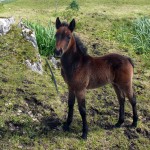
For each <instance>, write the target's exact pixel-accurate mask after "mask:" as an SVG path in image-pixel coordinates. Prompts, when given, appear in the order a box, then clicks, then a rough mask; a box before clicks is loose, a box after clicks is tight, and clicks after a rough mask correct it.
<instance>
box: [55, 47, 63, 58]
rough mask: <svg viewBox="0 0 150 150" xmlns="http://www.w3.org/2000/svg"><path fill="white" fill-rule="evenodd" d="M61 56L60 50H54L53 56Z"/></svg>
mask: <svg viewBox="0 0 150 150" xmlns="http://www.w3.org/2000/svg"><path fill="white" fill-rule="evenodd" d="M61 55H62V49H61V48H60V49H59V50H57V49H55V56H56V57H58V56H61Z"/></svg>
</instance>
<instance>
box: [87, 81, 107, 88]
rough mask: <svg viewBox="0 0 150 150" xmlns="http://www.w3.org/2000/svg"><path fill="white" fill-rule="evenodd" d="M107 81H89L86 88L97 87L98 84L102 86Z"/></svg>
mask: <svg viewBox="0 0 150 150" xmlns="http://www.w3.org/2000/svg"><path fill="white" fill-rule="evenodd" d="M107 83H108V81H90V82H89V84H88V86H87V89H94V88H98V87H100V86H104V85H105V84H107Z"/></svg>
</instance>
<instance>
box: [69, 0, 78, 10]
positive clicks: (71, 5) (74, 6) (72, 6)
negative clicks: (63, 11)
mask: <svg viewBox="0 0 150 150" xmlns="http://www.w3.org/2000/svg"><path fill="white" fill-rule="evenodd" d="M68 8H70V9H72V10H79V4H78V3H77V1H76V0H72V2H71V3H70V4H69V7H68Z"/></svg>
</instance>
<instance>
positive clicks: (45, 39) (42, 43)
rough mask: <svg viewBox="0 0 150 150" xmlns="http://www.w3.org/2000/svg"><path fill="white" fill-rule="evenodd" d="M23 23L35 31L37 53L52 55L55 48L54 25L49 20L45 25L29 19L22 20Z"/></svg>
mask: <svg viewBox="0 0 150 150" xmlns="http://www.w3.org/2000/svg"><path fill="white" fill-rule="evenodd" d="M24 23H25V24H26V25H27V26H28V27H29V28H31V29H33V30H34V31H35V34H36V40H37V44H38V47H39V53H40V54H41V55H43V56H50V55H53V54H54V49H55V27H54V26H53V25H52V24H51V22H49V24H48V26H47V27H43V26H42V25H41V24H40V23H33V22H30V21H24Z"/></svg>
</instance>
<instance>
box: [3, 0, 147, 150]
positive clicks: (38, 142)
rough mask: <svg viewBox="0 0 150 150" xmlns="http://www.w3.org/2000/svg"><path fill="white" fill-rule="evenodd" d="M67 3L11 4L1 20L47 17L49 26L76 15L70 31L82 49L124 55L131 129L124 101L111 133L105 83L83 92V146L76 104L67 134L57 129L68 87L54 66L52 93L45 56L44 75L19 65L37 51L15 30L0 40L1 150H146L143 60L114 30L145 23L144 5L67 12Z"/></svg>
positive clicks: (113, 3) (112, 110)
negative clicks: (130, 72) (133, 101)
mask: <svg viewBox="0 0 150 150" xmlns="http://www.w3.org/2000/svg"><path fill="white" fill-rule="evenodd" d="M69 3H70V0H62V1H58V4H57V9H56V2H55V1H52V0H32V1H31V0H16V1H13V2H11V3H4V4H0V17H5V16H6V17H8V16H14V17H15V20H16V24H17V23H18V22H19V20H20V19H21V18H23V19H27V20H29V21H33V22H40V23H41V24H42V25H43V26H46V25H47V23H48V22H49V21H50V20H51V21H52V23H53V24H54V23H55V19H56V16H59V17H60V19H61V20H69V21H70V20H71V19H72V18H75V20H76V21H77V27H76V34H77V35H79V36H80V37H81V39H82V40H83V41H84V43H85V45H86V46H87V47H88V52H89V54H91V55H93V56H100V55H103V54H107V53H111V52H116V53H119V54H123V55H128V56H130V57H131V58H132V59H133V61H134V63H135V69H134V74H135V75H134V79H133V82H134V89H135V93H136V95H137V109H138V115H139V122H138V126H137V128H130V127H129V125H130V124H131V122H132V110H131V106H130V104H129V102H128V101H126V105H125V112H126V113H125V123H124V125H123V126H122V127H121V128H118V129H116V128H113V125H114V124H115V123H116V122H117V118H118V107H119V106H118V101H117V98H116V95H115V93H114V91H113V89H112V86H110V85H107V86H105V87H102V88H98V89H94V90H88V91H87V94H86V104H87V114H88V117H87V119H88V124H89V129H90V131H89V136H88V139H87V141H84V140H82V139H80V135H81V126H82V122H81V117H80V115H79V112H78V109H77V104H76V105H75V113H74V121H73V123H72V126H71V131H70V132H63V130H62V123H63V122H64V121H65V119H66V116H67V86H66V84H65V83H64V81H63V79H62V77H61V75H60V69H54V68H53V71H54V74H55V76H56V80H57V83H58V89H59V94H57V92H56V90H55V86H54V83H53V81H52V79H51V74H50V71H49V69H48V66H47V65H46V62H45V57H44V56H43V57H42V61H43V67H44V74H43V75H39V74H37V73H34V72H32V71H30V70H29V69H28V68H26V66H25V64H24V61H25V60H26V59H27V58H28V59H31V60H33V61H35V60H36V57H35V56H36V53H35V51H34V49H33V48H32V45H31V44H30V43H28V42H27V41H25V40H24V39H23V38H22V37H21V35H20V29H18V28H17V26H16V25H14V26H13V28H12V29H11V31H10V32H9V33H8V34H7V35H5V36H0V150H1V149H2V150H16V149H29V150H33V149H35V150H36V149H40V150H43V149H46V150H47V149H50V150H51V149H52V150H54V149H55V150H56V149H72V150H75V149H81V150H82V149H83V150H84V149H89V150H91V149H96V150H108V149H109V150H120V149H121V150H126V149H127V150H128V149H129V150H149V149H150V121H149V120H150V102H149V97H150V92H149V89H150V62H149V58H150V57H149V56H150V55H149V53H144V54H137V53H136V50H135V47H134V46H133V45H132V43H131V42H128V40H126V42H124V41H122V40H118V38H117V37H118V34H120V33H121V32H122V30H119V27H122V26H123V25H129V27H130V25H131V24H132V22H134V20H136V19H137V18H141V17H147V18H150V1H148V0H130V1H129V0H92V1H91V0H86V1H82V0H78V4H79V6H80V9H79V11H78V12H75V13H74V12H72V11H70V10H66V7H68V5H69ZM54 26H55V24H54ZM126 29H127V31H131V30H128V28H126ZM129 29H130V28H129ZM124 33H127V32H124ZM122 34H123V33H122ZM125 38H126V36H125Z"/></svg>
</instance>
